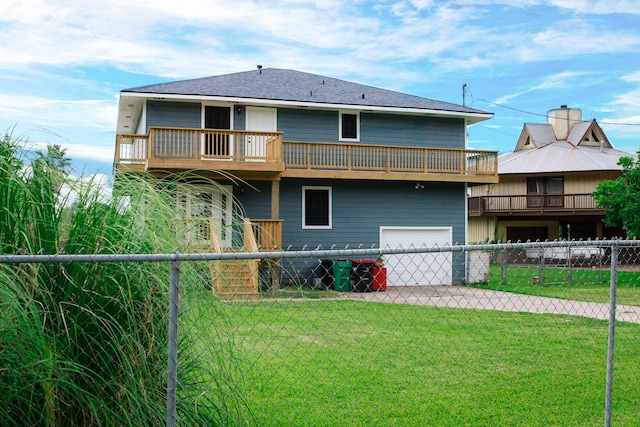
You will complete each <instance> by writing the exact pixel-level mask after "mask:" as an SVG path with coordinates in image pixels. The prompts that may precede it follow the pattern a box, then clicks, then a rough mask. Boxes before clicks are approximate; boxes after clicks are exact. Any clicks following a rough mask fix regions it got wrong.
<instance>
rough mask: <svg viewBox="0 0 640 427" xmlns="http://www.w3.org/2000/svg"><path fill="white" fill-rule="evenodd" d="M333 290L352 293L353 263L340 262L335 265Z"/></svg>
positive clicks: (347, 261)
mask: <svg viewBox="0 0 640 427" xmlns="http://www.w3.org/2000/svg"><path fill="white" fill-rule="evenodd" d="M333 290H334V291H338V292H350V291H351V261H349V260H340V261H336V262H334V263H333Z"/></svg>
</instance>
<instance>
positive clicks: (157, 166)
mask: <svg viewBox="0 0 640 427" xmlns="http://www.w3.org/2000/svg"><path fill="white" fill-rule="evenodd" d="M491 117H492V114H491V113H488V112H485V111H481V110H477V109H473V108H468V107H464V106H460V105H455V104H450V103H446V102H441V101H436V100H433V99H429V98H424V97H420V96H414V95H409V94H404V93H399V92H395V91H391V90H386V89H380V88H376V87H371V86H366V85H362V84H357V83H352V82H348V81H344V80H339V79H335V78H331V77H325V76H320V75H315V74H309V73H305V72H300V71H294V70H286V69H274V68H262V67H261V66H259V67H258V68H257V69H255V70H251V71H246V72H240V73H234V74H227V75H220V76H213V77H205V78H200V79H193V80H185V81H177V82H170V83H161V84H153V85H149V86H143V87H137V88H132V89H125V90H123V91H121V93H120V102H119V111H118V122H117V137H116V151H115V170H116V180H117V179H118V176H123V175H122V174H145V175H146V176H149V177H155V178H157V179H159V180H161V179H163V178H164V177H166V176H168V175H170V174H176V173H185V174H186V175H185V176H184V177H183V179H182V182H183V183H184V185H183V188H184V192H183V194H178V195H176V209H177V210H176V211H177V212H179V216H182V217H184V219H185V221H187V222H188V221H196V222H197V221H205V222H206V223H207V224H208V225H207V226H206V227H204V226H203V225H202V224H200V225H198V226H197V227H196V228H195V230H196V231H193V230H192V231H193V233H192V234H191V238H192V240H193V242H194V245H196V243H200V244H201V243H203V242H205V243H206V244H208V245H210V246H211V247H212V248H214V250H220V251H224V250H231V249H232V247H233V246H235V245H237V244H236V243H234V242H235V240H236V239H234V236H235V235H236V234H237V233H236V232H234V231H233V226H234V224H232V223H237V222H238V221H237V217H238V215H237V214H234V212H235V213H237V212H241V216H242V217H243V221H244V223H245V224H250V225H251V226H252V227H253V230H252V231H253V232H252V233H250V234H253V235H254V237H255V239H253V241H254V243H255V247H254V243H251V242H250V241H248V240H247V236H246V235H245V238H244V241H243V240H240V241H241V242H244V243H242V244H243V245H244V246H245V247H246V248H247V249H248V250H251V249H252V248H253V249H256V248H257V250H264V249H267V250H270V249H273V247H274V246H275V247H278V248H284V249H286V248H293V249H296V250H300V249H302V248H303V247H304V246H307V247H310V248H316V247H318V246H322V247H323V248H325V249H328V248H331V247H332V246H334V245H335V246H336V247H338V248H344V247H345V246H347V245H349V246H350V247H352V248H353V247H358V246H359V245H363V246H364V247H372V246H374V245H375V246H379V247H386V246H390V247H398V246H402V247H409V246H411V245H413V246H415V247H420V246H423V245H426V246H428V247H431V246H433V245H434V244H437V245H451V244H455V243H465V242H466V241H467V225H466V224H467V202H466V199H467V186H469V185H478V184H491V183H497V182H498V170H497V153H496V152H492V151H481V150H469V149H467V127H468V126H470V125H472V124H474V123H477V122H481V121H483V120H487V119H490V118H491ZM187 172H188V173H187ZM245 234H247V233H245ZM212 240H215V242H213V241H212ZM249 240H251V239H249ZM452 256H453V255H450V254H449V255H445V256H444V258H443V259H439V260H436V261H437V263H438V268H437V269H433V268H432V269H431V270H430V271H427V270H428V269H429V267H428V266H425V264H428V263H424V262H418V261H417V260H416V259H414V258H415V255H413V256H412V255H402V256H400V255H398V256H393V257H389V258H388V259H385V262H386V264H387V266H388V267H390V268H389V277H388V283H389V285H390V286H393V285H427V284H452V283H460V282H462V281H463V280H464V274H465V273H464V263H461V264H460V266H458V263H456V262H452V260H451V257H452ZM412 257H413V258H412ZM390 263H392V264H394V265H389V264H390ZM421 269H423V270H424V271H421Z"/></svg>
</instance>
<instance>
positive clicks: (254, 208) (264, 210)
mask: <svg viewBox="0 0 640 427" xmlns="http://www.w3.org/2000/svg"><path fill="white" fill-rule="evenodd" d="M243 189H244V191H243ZM233 196H234V197H235V198H236V199H237V200H238V202H240V204H241V205H242V208H243V209H244V212H245V214H246V216H247V217H248V218H251V219H269V218H271V181H251V182H247V183H239V184H238V185H237V186H235V185H234V187H233Z"/></svg>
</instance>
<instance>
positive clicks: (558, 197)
mask: <svg viewBox="0 0 640 427" xmlns="http://www.w3.org/2000/svg"><path fill="white" fill-rule="evenodd" d="M467 201H468V207H469V216H474V217H477V216H484V215H489V216H530V215H533V216H541V215H542V216H568V215H604V210H603V209H602V208H598V207H597V206H596V201H595V200H594V198H593V196H591V194H548V195H520V196H478V197H469V198H468V200H467Z"/></svg>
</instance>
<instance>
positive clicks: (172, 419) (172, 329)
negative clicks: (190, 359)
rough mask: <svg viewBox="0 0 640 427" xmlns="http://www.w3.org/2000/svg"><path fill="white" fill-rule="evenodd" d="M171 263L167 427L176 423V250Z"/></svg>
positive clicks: (178, 264) (177, 296)
mask: <svg viewBox="0 0 640 427" xmlns="http://www.w3.org/2000/svg"><path fill="white" fill-rule="evenodd" d="M173 253H174V255H175V256H174V259H173V260H172V261H171V275H170V288H169V342H168V349H167V355H168V361H167V427H175V426H176V423H177V408H176V392H177V383H178V298H179V292H178V291H179V287H180V261H179V258H178V250H177V249H176V250H175V251H174V252H173Z"/></svg>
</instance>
